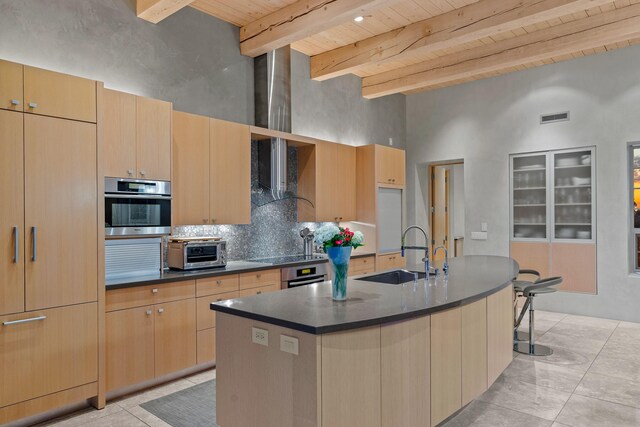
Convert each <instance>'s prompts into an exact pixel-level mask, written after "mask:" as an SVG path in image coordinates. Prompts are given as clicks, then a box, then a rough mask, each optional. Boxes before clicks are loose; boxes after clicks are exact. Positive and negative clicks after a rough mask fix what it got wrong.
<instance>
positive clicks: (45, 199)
mask: <svg viewBox="0 0 640 427" xmlns="http://www.w3.org/2000/svg"><path fill="white" fill-rule="evenodd" d="M24 125H25V127H24V132H25V136H24V141H25V150H24V151H25V228H26V230H25V231H26V234H27V236H26V238H27V242H28V243H27V245H26V246H27V248H26V249H27V253H26V256H27V257H28V259H27V260H26V268H25V294H26V297H25V301H26V309H27V310H37V309H42V308H48V307H57V306H62V305H69V304H78V303H82V302H88V301H95V300H96V299H97V284H96V281H97V257H96V254H97V253H98V244H97V234H98V230H97V220H98V213H97V204H98V195H97V190H96V184H97V182H96V126H95V125H94V124H89V123H82V122H74V121H71V120H60V119H55V118H51V117H42V116H36V115H30V114H28V115H25V116H24Z"/></svg>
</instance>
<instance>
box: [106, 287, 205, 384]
mask: <svg viewBox="0 0 640 427" xmlns="http://www.w3.org/2000/svg"><path fill="white" fill-rule="evenodd" d="M154 291H155V292H154ZM194 296H195V283H194V281H188V282H172V283H167V284H161V285H157V286H155V287H154V286H142V287H136V288H124V289H117V290H113V291H108V292H107V304H106V306H107V311H108V312H107V315H106V319H107V320H106V323H107V324H106V377H107V390H115V389H118V388H121V387H125V386H128V385H133V384H137V383H140V382H143V381H147V380H150V379H152V378H154V377H159V376H162V375H165V374H168V373H171V372H175V371H179V370H181V369H186V368H188V367H191V366H193V365H195V364H196V325H197V324H196V300H195V298H194ZM127 298H130V299H127ZM149 302H154V304H153V305H150V304H149V305H143V304H148V303H149ZM124 307H126V308H124ZM123 308H124V309H123ZM109 310H114V311H109Z"/></svg>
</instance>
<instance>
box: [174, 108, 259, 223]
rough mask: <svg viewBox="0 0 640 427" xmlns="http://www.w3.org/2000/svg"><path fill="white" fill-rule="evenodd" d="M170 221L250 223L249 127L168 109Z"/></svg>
mask: <svg viewBox="0 0 640 427" xmlns="http://www.w3.org/2000/svg"><path fill="white" fill-rule="evenodd" d="M172 163H173V183H172V184H173V224H174V225H203V224H248V223H250V222H251V134H250V130H249V126H247V125H242V124H238V123H232V122H227V121H224V120H217V119H210V118H208V117H204V116H197V115H194V114H187V113H181V112H177V111H176V112H174V113H173V158H172Z"/></svg>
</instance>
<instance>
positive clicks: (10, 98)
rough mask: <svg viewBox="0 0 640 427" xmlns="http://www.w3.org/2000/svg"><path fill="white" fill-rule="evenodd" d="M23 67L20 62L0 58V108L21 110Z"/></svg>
mask: <svg viewBox="0 0 640 427" xmlns="http://www.w3.org/2000/svg"><path fill="white" fill-rule="evenodd" d="M23 69H24V66H23V65H22V64H15V63H13V62H9V61H2V60H0V108H2V109H5V110H13V111H23V106H24V100H23V99H22V90H23V89H22V88H23V80H22V79H23Z"/></svg>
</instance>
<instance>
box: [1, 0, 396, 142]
mask: <svg viewBox="0 0 640 427" xmlns="http://www.w3.org/2000/svg"><path fill="white" fill-rule="evenodd" d="M134 9H135V1H134V0H56V1H53V0H48V1H42V0H0V28H2V30H1V37H0V58H2V59H7V60H10V61H14V62H19V63H24V64H28V65H34V66H37V67H42V68H47V69H51V70H55V71H60V72H65V73H69V74H74V75H78V76H83V77H88V78H92V79H95V80H99V81H103V82H104V83H105V86H106V87H109V88H111V89H117V90H122V91H125V92H130V93H135V94H137V95H144V96H149V97H153V98H158V99H164V100H166V101H172V102H173V103H174V108H175V109H176V110H180V111H186V112H190V113H195V114H203V115H207V116H212V117H217V118H220V119H225V120H231V121H236V122H241V123H248V124H252V123H253V122H254V118H253V59H251V58H248V57H245V56H242V55H241V54H240V49H239V41H238V37H239V31H238V28H237V27H235V26H233V25H231V24H228V23H226V22H223V21H221V20H219V19H216V18H214V17H212V16H209V15H206V14H204V13H202V12H199V11H197V10H195V9H192V8H190V7H186V8H184V9H182V10H180V11H178V12H177V13H175V14H174V15H172V16H170V17H168V18H167V19H165V20H163V21H162V22H160V23H159V24H151V23H149V22H147V21H144V20H142V19H139V18H137V17H136V15H135V12H134ZM292 98H293V101H292V104H293V105H292V108H293V116H292V122H293V123H292V126H293V130H294V132H296V133H299V134H302V135H306V136H311V137H316V138H324V139H329V140H332V141H336V142H342V143H345V144H351V145H363V144H369V143H379V144H386V143H388V140H389V138H393V140H394V144H395V145H396V146H399V147H403V146H404V142H405V130H406V128H405V97H404V96H403V95H396V96H392V97H387V98H383V99H379V100H374V101H368V100H366V99H364V98H362V96H361V85H360V79H359V78H357V77H354V76H346V77H341V78H338V79H334V80H331V81H328V82H324V83H320V82H314V81H311V80H310V78H309V58H308V57H307V56H305V55H303V54H300V53H298V52H294V55H293V59H292Z"/></svg>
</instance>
